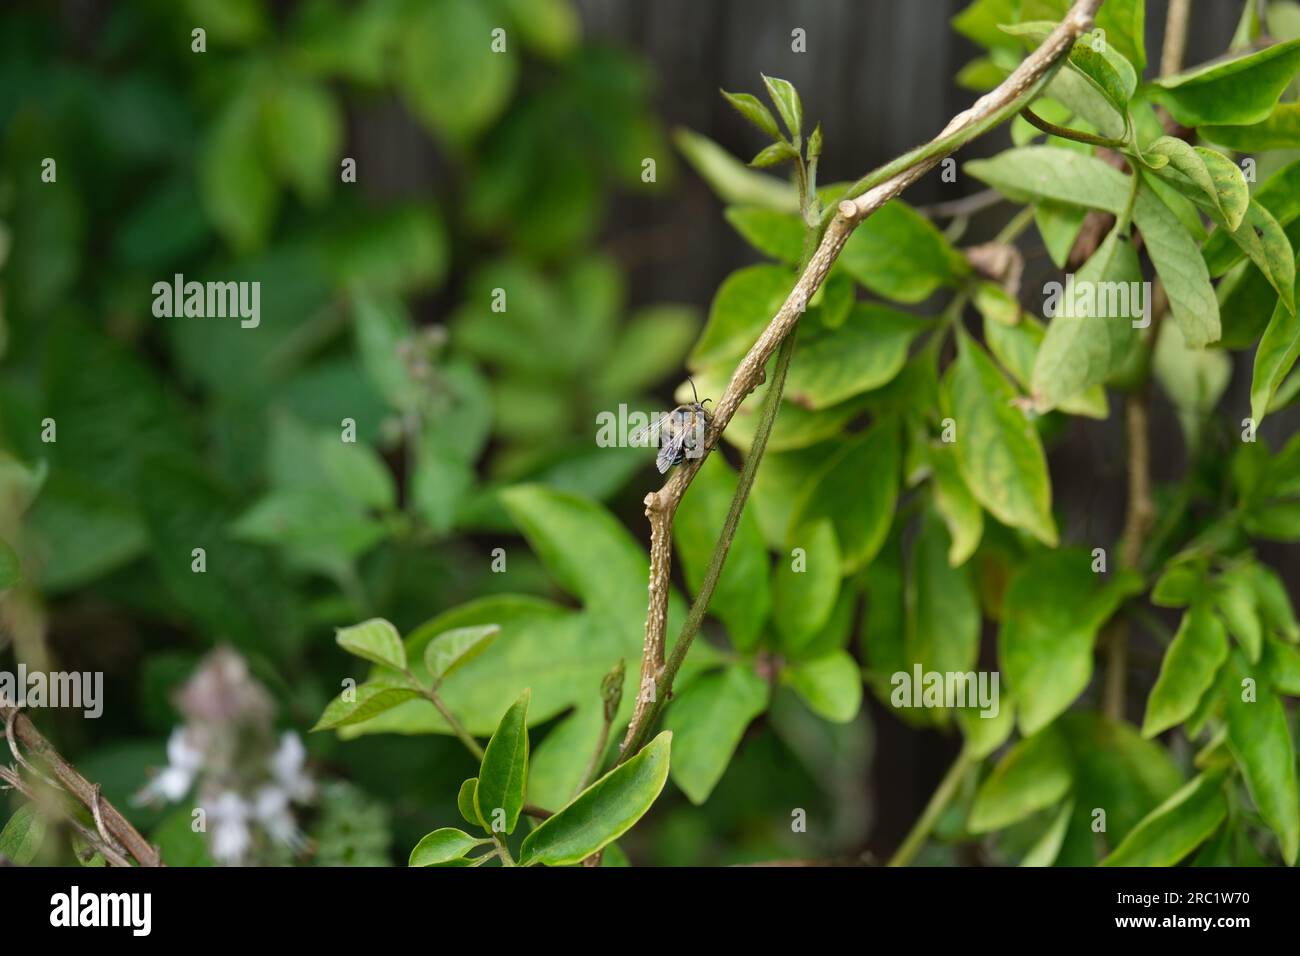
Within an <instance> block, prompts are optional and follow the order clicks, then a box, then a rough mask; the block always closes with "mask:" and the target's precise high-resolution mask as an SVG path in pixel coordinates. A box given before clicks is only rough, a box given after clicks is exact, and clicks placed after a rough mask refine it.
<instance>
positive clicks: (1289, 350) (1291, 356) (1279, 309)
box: [1250, 299, 1300, 427]
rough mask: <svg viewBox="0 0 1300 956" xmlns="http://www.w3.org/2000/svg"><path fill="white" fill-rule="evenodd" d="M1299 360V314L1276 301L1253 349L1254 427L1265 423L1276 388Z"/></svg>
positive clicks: (1251, 393) (1251, 392) (1252, 413)
mask: <svg viewBox="0 0 1300 956" xmlns="http://www.w3.org/2000/svg"><path fill="white" fill-rule="evenodd" d="M1298 358H1300V315H1297V314H1296V313H1295V312H1294V311H1292V310H1290V309H1288V308H1287V307H1286V304H1285V303H1284V302H1283V301H1282V300H1281V299H1278V303H1277V306H1276V308H1274V309H1273V315H1272V316H1271V317H1270V318H1269V320H1268V327H1267V328H1266V329H1265V330H1264V335H1263V337H1262V338H1261V339H1260V340H1259V347H1258V348H1256V350H1255V366H1254V371H1253V373H1252V375H1251V380H1250V417H1251V418H1253V419H1254V420H1255V425H1256V427H1258V426H1259V423H1260V422H1262V421H1263V420H1264V417H1265V416H1266V415H1267V414H1268V412H1269V407H1270V405H1271V404H1272V402H1273V396H1274V395H1276V394H1277V390H1278V387H1279V386H1280V385H1281V384H1282V380H1283V379H1285V378H1286V376H1287V373H1288V372H1290V371H1291V368H1292V367H1293V366H1294V365H1295V363H1296V359H1298Z"/></svg>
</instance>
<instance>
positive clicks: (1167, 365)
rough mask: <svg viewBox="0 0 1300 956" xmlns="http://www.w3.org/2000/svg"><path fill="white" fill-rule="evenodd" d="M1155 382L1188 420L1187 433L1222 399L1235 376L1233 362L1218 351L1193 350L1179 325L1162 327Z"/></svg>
mask: <svg viewBox="0 0 1300 956" xmlns="http://www.w3.org/2000/svg"><path fill="white" fill-rule="evenodd" d="M1153 366H1154V372H1155V378H1156V381H1158V382H1159V383H1160V385H1161V387H1162V388H1163V389H1164V390H1165V392H1166V393H1167V394H1168V396H1169V398H1170V400H1171V401H1172V402H1173V403H1174V406H1175V407H1176V408H1177V409H1178V410H1179V412H1180V413H1183V414H1184V415H1185V417H1186V418H1187V420H1188V428H1187V431H1188V434H1189V435H1195V434H1196V428H1195V424H1196V422H1198V421H1199V420H1200V419H1201V418H1202V417H1203V416H1205V415H1206V414H1208V413H1209V412H1210V410H1211V409H1213V408H1214V407H1215V406H1216V405H1217V404H1218V401H1219V399H1220V398H1221V397H1222V396H1223V393H1224V390H1225V389H1226V388H1227V387H1228V382H1229V380H1230V378H1231V377H1232V362H1231V360H1230V359H1229V357H1228V356H1227V355H1225V354H1224V353H1223V352H1222V351H1220V350H1217V349H1197V348H1191V347H1190V346H1189V345H1188V344H1187V340H1186V339H1185V338H1184V336H1183V333H1182V332H1181V331H1180V330H1179V329H1178V327H1177V326H1176V325H1173V324H1170V323H1168V322H1166V323H1165V324H1164V325H1162V326H1161V327H1160V334H1159V338H1158V339H1157V340H1156V347H1155V355H1154V361H1153Z"/></svg>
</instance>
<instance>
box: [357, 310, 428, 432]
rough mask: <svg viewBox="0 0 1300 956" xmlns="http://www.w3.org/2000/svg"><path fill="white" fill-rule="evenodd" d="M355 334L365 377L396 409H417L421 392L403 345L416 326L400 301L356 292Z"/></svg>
mask: <svg viewBox="0 0 1300 956" xmlns="http://www.w3.org/2000/svg"><path fill="white" fill-rule="evenodd" d="M352 317H353V326H352V328H353V332H354V334H355V337H356V344H357V351H358V352H359V353H360V355H361V365H362V367H363V368H364V369H365V372H366V376H367V377H368V378H369V379H370V381H371V383H372V384H373V385H374V386H375V388H377V389H378V390H379V392H380V394H382V395H383V396H384V398H386V399H387V400H388V402H389V404H391V405H392V406H393V407H394V408H397V409H400V410H402V411H407V410H411V409H413V408H414V407H415V405H416V403H417V401H418V398H419V392H418V389H417V386H416V384H415V382H414V381H413V380H412V379H411V374H410V371H409V369H408V368H407V365H406V363H405V362H404V361H403V360H402V356H401V351H400V348H401V343H402V342H403V341H405V340H407V339H409V338H410V337H411V336H412V335H413V334H414V325H413V324H412V322H411V319H410V316H408V315H407V314H406V309H405V308H404V307H403V306H402V303H401V301H400V300H399V299H397V298H396V297H393V296H376V295H371V294H370V293H368V292H356V293H354V295H353V297H352Z"/></svg>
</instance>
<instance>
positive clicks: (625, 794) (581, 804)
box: [519, 731, 673, 866]
mask: <svg viewBox="0 0 1300 956" xmlns="http://www.w3.org/2000/svg"><path fill="white" fill-rule="evenodd" d="M672 738H673V735H672V734H671V733H669V732H667V731H664V732H663V733H661V734H659V736H657V737H655V739H654V740H652V741H650V743H648V744H647V745H646V746H645V747H644V748H643V749H642V750H641V752H640V753H638V754H637V755H636V756H635V757H633V758H631V759H630V760H628V761H627V762H626V763H624V764H622V765H620V766H618V767H615V768H614V769H613V770H611V771H610V772H609V773H607V774H605V776H603V777H601V778H600V779H599V780H597V781H596V782H595V783H593V784H592V785H591V786H589V787H588V788H587V789H586V790H584V791H582V793H580V794H578V796H577V797H576V798H575V799H574V801H573V802H572V803H570V804H569V805H568V806H567V807H565V808H564V809H563V810H561V811H560V812H559V813H557V814H555V815H554V816H552V817H548V818H547V819H545V820H543V821H542V823H541V824H540V825H539V826H538V827H537V829H536V830H534V831H533V832H532V833H530V834H528V836H526V837H524V844H523V848H522V849H521V851H520V856H519V863H520V865H521V866H531V865H533V864H542V865H544V866H568V865H572V864H576V863H581V862H582V861H583V860H585V859H586V858H587V857H589V856H591V854H593V853H595V852H597V851H598V850H600V849H601V848H602V847H605V846H607V845H608V844H610V843H613V842H614V841H615V840H617V839H618V838H619V837H621V836H622V835H623V834H624V833H626V832H627V831H628V830H630V829H632V827H633V825H635V823H636V822H637V821H638V820H640V819H641V817H642V816H644V815H645V813H646V811H647V810H649V809H650V807H651V805H652V804H653V803H654V802H655V799H656V798H657V797H658V796H659V793H660V792H661V791H662V790H663V788H664V784H665V783H666V782H667V780H668V756H669V750H670V749H671V747H672Z"/></svg>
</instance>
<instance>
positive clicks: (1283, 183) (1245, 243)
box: [1202, 162, 1300, 291]
mask: <svg viewBox="0 0 1300 956" xmlns="http://www.w3.org/2000/svg"><path fill="white" fill-rule="evenodd" d="M1251 205H1252V206H1255V205H1257V206H1259V207H1260V210H1259V211H1256V212H1255V214H1254V215H1253V216H1252V217H1251V222H1252V223H1253V225H1257V226H1259V227H1260V231H1261V232H1262V233H1263V235H1258V236H1257V235H1256V234H1255V231H1254V230H1253V229H1252V230H1251V231H1250V233H1249V234H1247V233H1245V232H1242V231H1240V230H1238V232H1235V233H1234V232H1231V231H1229V230H1227V229H1216V230H1215V231H1214V233H1213V234H1212V235H1211V236H1210V237H1209V239H1207V240H1206V242H1205V247H1204V248H1203V249H1202V255H1203V256H1204V258H1205V264H1206V266H1208V267H1209V270H1210V275H1212V276H1221V275H1223V274H1225V273H1226V272H1228V270H1229V269H1231V268H1232V267H1233V266H1234V265H1236V264H1237V263H1238V262H1240V261H1241V259H1242V256H1243V254H1247V253H1250V254H1251V258H1252V259H1253V260H1254V261H1255V262H1256V264H1257V265H1258V266H1259V268H1260V269H1261V270H1268V269H1269V263H1268V261H1267V260H1266V259H1264V258H1263V256H1261V254H1260V253H1261V252H1264V251H1266V248H1265V244H1266V243H1267V246H1268V247H1273V246H1278V247H1280V245H1281V244H1280V243H1279V242H1278V240H1277V239H1276V237H1275V236H1272V235H1271V234H1272V233H1273V231H1274V230H1273V226H1274V225H1277V226H1280V227H1286V226H1290V225H1291V224H1292V223H1293V222H1294V221H1295V220H1296V218H1297V217H1300V162H1294V163H1290V164H1288V165H1286V166H1284V167H1282V168H1281V169H1280V170H1278V171H1277V172H1276V173H1274V174H1273V175H1271V176H1269V177H1268V179H1266V180H1265V181H1264V182H1263V184H1262V185H1260V187H1259V188H1258V189H1257V190H1255V194H1254V196H1252V197H1251ZM1262 213H1267V214H1268V215H1267V216H1265V215H1263V214H1262ZM1284 234H1285V235H1286V237H1287V246H1291V245H1292V243H1291V239H1292V238H1293V236H1294V233H1293V231H1287V230H1284ZM1252 243H1255V244H1257V246H1258V248H1252ZM1270 254H1271V255H1273V256H1275V257H1276V256H1277V255H1278V253H1277V252H1270ZM1281 268H1282V269H1285V267H1284V266H1283V267H1281ZM1278 276H1285V272H1279V273H1278V274H1277V275H1268V276H1267V278H1268V280H1269V283H1270V285H1272V286H1273V288H1274V290H1275V291H1276V290H1277V289H1278V287H1279V285H1281V282H1280V281H1279V278H1278Z"/></svg>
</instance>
